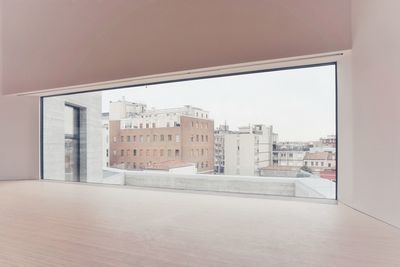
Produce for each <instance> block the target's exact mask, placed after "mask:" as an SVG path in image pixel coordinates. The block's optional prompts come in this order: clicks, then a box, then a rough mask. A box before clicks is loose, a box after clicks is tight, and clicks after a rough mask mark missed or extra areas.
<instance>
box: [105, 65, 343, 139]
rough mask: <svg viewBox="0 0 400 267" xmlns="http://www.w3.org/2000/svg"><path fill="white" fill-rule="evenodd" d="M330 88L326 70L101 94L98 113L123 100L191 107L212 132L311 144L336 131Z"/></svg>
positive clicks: (330, 70)
mask: <svg viewBox="0 0 400 267" xmlns="http://www.w3.org/2000/svg"><path fill="white" fill-rule="evenodd" d="M335 89H336V85H335V66H334V65H328V66H320V67H313V68H301V69H291V70H283V71H273V72H262V73H252V74H245V75H236V76H226V77H218V78H207V79H199V80H190V81H181V82H173V83H165V84H157V85H149V86H138V87H132V88H124V89H117V90H109V91H103V92H102V104H103V105H102V106H103V107H102V111H103V112H108V108H109V107H108V106H109V102H110V101H118V100H121V99H122V97H125V99H126V100H127V101H131V102H138V103H143V104H146V105H147V107H148V108H152V107H154V108H157V109H159V108H173V107H181V106H184V105H191V106H195V107H198V108H202V109H204V110H207V111H209V112H210V118H211V119H213V120H214V122H215V127H218V126H219V125H220V124H225V122H226V123H227V125H229V127H230V128H231V129H232V130H236V129H237V127H240V126H247V125H249V124H265V125H272V126H273V127H274V131H275V132H277V133H278V135H279V140H280V141H288V140H291V141H313V140H318V139H319V138H320V137H324V136H327V135H330V134H335V132H336V130H335V126H336V121H335V120H336V119H335ZM232 90H234V92H232ZM228 93H229V96H230V97H229V102H223V101H222V102H221V100H223V99H226V96H227V95H228ZM294 129H295V130H294Z"/></svg>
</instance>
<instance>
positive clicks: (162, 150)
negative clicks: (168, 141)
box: [160, 149, 164, 157]
mask: <svg viewBox="0 0 400 267" xmlns="http://www.w3.org/2000/svg"><path fill="white" fill-rule="evenodd" d="M160 157H164V149H160Z"/></svg>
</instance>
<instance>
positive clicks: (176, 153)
mask: <svg viewBox="0 0 400 267" xmlns="http://www.w3.org/2000/svg"><path fill="white" fill-rule="evenodd" d="M175 157H179V149H175Z"/></svg>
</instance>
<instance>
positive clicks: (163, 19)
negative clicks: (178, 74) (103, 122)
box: [2, 0, 351, 94]
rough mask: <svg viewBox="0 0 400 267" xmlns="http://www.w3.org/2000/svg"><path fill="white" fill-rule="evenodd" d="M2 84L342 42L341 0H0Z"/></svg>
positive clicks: (10, 89) (26, 87) (59, 81)
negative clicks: (2, 53)
mask: <svg viewBox="0 0 400 267" xmlns="http://www.w3.org/2000/svg"><path fill="white" fill-rule="evenodd" d="M3 4H4V7H3V14H2V22H3V24H4V29H3V30H4V31H3V51H4V58H3V63H4V70H3V74H4V79H3V81H2V86H3V93H4V94H14V93H18V92H28V91H35V90H41V89H49V88H55V87H61V86H70V85H77V84H84V83H91V82H100V81H108V80H114V79H121V78H130V77H137V76H143V75H149V74H158V73H165V72H172V71H181V70H187V69H196V68H202V67H211V66H220V65H227V64H233V63H243V62H251V61H259V60H267V59H275V58H283V57H291V56H300V55H308V54H315V53H322V52H330V51H337V50H342V49H348V48H350V47H351V32H350V8H349V7H350V2H349V0H335V1H321V0H302V1H298V0H254V1H250V2H249V1H231V0H203V1H187V0H173V1H163V0H136V1H131V0H113V1H106V0H98V1H95V0H79V1H71V0H57V1H53V0H40V1H38V0H3Z"/></svg>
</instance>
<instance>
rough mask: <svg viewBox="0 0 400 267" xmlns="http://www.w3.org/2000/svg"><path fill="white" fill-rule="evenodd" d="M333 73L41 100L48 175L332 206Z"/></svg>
mask: <svg viewBox="0 0 400 267" xmlns="http://www.w3.org/2000/svg"><path fill="white" fill-rule="evenodd" d="M335 68H336V66H335V64H325V65H318V66H305V67H301V68H290V69H284V70H273V71H259V72H253V73H244V74H235V75H227V76H221V77H208V78H201V79H193V80H185V81H176V82H168V83H157V84H148V85H143V86H133V87H130V88H123V89H122V88H121V89H112V90H103V91H96V92H88V93H79V94H69V95H61V96H60V95H59V96H49V97H43V99H42V110H43V112H42V114H43V118H42V119H43V127H42V155H43V157H42V166H43V168H42V176H43V178H44V179H54V180H62V181H76V182H78V181H80V182H88V183H106V184H120V185H125V186H140V187H154V188H169V189H187V190H202V191H213V192H230V193H246V194H259V195H277V196H288V197H312V198H326V199H335V198H336V183H337V170H336V158H337V154H336V69H335Z"/></svg>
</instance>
